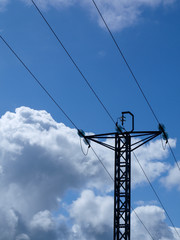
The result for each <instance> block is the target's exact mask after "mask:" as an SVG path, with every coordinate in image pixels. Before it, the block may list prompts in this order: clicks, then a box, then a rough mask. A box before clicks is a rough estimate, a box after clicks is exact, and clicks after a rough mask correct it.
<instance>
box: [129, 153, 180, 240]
mask: <svg viewBox="0 0 180 240" xmlns="http://www.w3.org/2000/svg"><path fill="white" fill-rule="evenodd" d="M133 155H134V157H135V159H136V161H137V163H138V164H139V166H140V168H141V170H142V172H143V174H144V176H145V177H146V179H147V181H148V183H149V185H150V187H151V188H152V190H153V192H154V194H155V195H156V197H157V199H158V201H159V203H160V205H161V207H162V208H163V210H164V212H165V213H166V215H167V217H168V219H169V221H170V222H171V224H172V226H173V228H174V230H175V232H176V233H177V235H178V237H179V238H180V235H179V233H178V231H177V229H176V227H175V225H174V223H173V221H172V219H171V218H170V216H169V214H168V212H167V210H166V209H165V207H164V205H163V203H162V201H161V199H160V197H159V195H158V193H157V192H156V190H155V188H154V187H153V185H152V183H151V181H150V179H149V178H148V176H147V174H146V172H145V171H144V169H143V166H142V165H141V163H140V161H139V159H138V158H137V156H136V154H135V153H134V152H133Z"/></svg>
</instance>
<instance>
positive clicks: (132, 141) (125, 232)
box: [84, 112, 163, 240]
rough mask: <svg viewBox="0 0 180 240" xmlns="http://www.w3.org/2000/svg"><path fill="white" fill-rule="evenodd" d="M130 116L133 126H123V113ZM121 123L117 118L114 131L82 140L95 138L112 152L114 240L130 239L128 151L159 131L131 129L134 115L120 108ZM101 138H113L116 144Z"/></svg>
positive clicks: (155, 135)
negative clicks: (113, 158) (121, 110)
mask: <svg viewBox="0 0 180 240" xmlns="http://www.w3.org/2000/svg"><path fill="white" fill-rule="evenodd" d="M126 114H129V115H130V116H131V117H132V129H131V130H130V131H126V130H125V129H124V128H123V125H124V121H125V115H126ZM121 122H122V126H120V125H119V124H118V122H117V124H116V126H117V129H116V130H117V131H116V132H113V133H105V134H97V135H91V136H84V137H85V140H86V141H87V142H88V141H90V140H91V141H93V142H96V143H98V144H100V145H102V146H104V147H106V148H109V149H111V150H113V151H114V152H115V161H114V234H113V239H114V240H130V226H131V224H130V223H131V221H130V220H131V218H130V214H131V152H132V151H134V150H135V149H137V148H139V147H140V146H142V145H143V144H145V143H147V142H149V141H150V140H152V139H154V138H155V137H157V136H158V135H160V134H162V132H163V129H160V131H134V115H133V114H132V113H131V112H122V117H121ZM103 139H114V140H115V146H112V145H109V144H107V143H105V142H104V141H103Z"/></svg>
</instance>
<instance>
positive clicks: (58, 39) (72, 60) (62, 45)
mask: <svg viewBox="0 0 180 240" xmlns="http://www.w3.org/2000/svg"><path fill="white" fill-rule="evenodd" d="M31 2H32V3H33V5H34V6H35V8H36V9H37V11H38V12H39V14H40V15H41V17H42V18H43V20H44V21H45V23H46V24H47V26H48V27H49V29H50V30H51V32H52V33H53V35H54V37H55V38H56V39H57V41H58V43H59V44H60V45H61V47H62V48H63V49H64V51H65V52H66V54H67V55H68V57H69V59H70V60H71V62H72V63H73V65H74V66H75V68H76V69H77V71H78V72H79V73H80V75H81V76H82V78H83V79H84V81H85V82H86V84H87V85H88V87H89V88H90V89H91V91H92V93H93V94H94V96H95V97H96V98H97V100H98V101H99V103H100V104H101V106H102V107H103V108H104V110H105V111H106V113H107V114H108V116H109V117H110V119H111V120H112V121H113V123H114V124H115V121H114V119H113V117H112V116H111V114H110V112H109V111H108V109H107V108H106V106H105V105H104V104H103V102H102V101H101V99H100V98H99V96H98V95H97V93H96V92H95V90H94V89H93V87H92V86H91V84H90V83H89V81H88V80H87V78H86V77H85V75H84V74H83V72H82V71H81V69H80V68H79V67H78V65H77V63H76V62H75V60H74V59H73V57H72V56H71V54H70V53H69V52H68V50H67V48H66V47H65V46H64V44H63V43H62V41H61V40H60V38H59V37H58V35H57V34H56V33H55V31H54V30H53V28H52V27H51V25H50V24H49V22H48V21H47V19H46V18H45V16H44V15H43V14H42V12H41V10H40V9H39V8H38V6H37V4H36V3H35V2H34V1H33V0H31Z"/></svg>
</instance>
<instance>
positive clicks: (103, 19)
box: [91, 0, 180, 171]
mask: <svg viewBox="0 0 180 240" xmlns="http://www.w3.org/2000/svg"><path fill="white" fill-rule="evenodd" d="M91 1H92V2H93V4H94V6H95V8H96V10H97V11H98V13H99V15H100V17H101V19H102V21H103V22H104V25H105V26H106V29H107V30H108V32H109V34H110V36H111V38H112V40H113V42H114V44H115V45H116V47H117V49H118V52H119V53H120V55H121V57H122V58H123V60H124V62H125V64H126V66H127V68H128V70H129V72H130V73H131V75H132V77H133V79H134V81H135V82H136V84H137V86H138V88H139V90H140V92H141V93H142V95H143V97H144V99H145V101H146V103H147V105H148V106H149V108H150V110H151V112H152V114H153V116H154V118H155V119H156V121H157V123H158V124H159V125H161V124H160V122H159V119H158V117H157V115H156V114H155V111H154V110H153V107H152V106H151V104H150V102H149V100H148V99H147V97H146V95H145V93H144V91H143V89H142V87H141V85H140V83H139V82H138V80H137V78H136V76H135V74H134V72H133V70H132V68H131V67H130V65H129V63H128V61H127V59H126V58H125V56H124V54H123V52H122V50H121V48H120V47H119V44H118V43H117V41H116V39H115V37H114V35H113V33H112V31H111V30H110V27H109V26H108V24H107V22H106V20H105V18H104V17H103V15H102V13H101V11H100V9H99V7H98V6H97V4H96V2H95V0H91ZM168 145H169V147H170V151H171V153H172V155H173V158H174V161H175V163H176V165H177V167H178V169H179V171H180V166H179V163H178V161H177V158H176V156H175V154H174V152H173V150H172V147H171V145H170V143H169V141H168Z"/></svg>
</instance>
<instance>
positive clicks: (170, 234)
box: [70, 190, 179, 240]
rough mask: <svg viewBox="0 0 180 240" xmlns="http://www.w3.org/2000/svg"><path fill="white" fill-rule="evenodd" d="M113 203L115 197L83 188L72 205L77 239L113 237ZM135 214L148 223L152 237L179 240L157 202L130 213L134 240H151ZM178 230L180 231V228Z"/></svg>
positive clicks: (71, 212) (71, 209)
mask: <svg viewBox="0 0 180 240" xmlns="http://www.w3.org/2000/svg"><path fill="white" fill-rule="evenodd" d="M112 202H113V197H110V196H109V197H107V196H104V197H103V196H95V194H94V193H93V192H92V191H89V190H85V191H83V192H82V194H81V196H80V198H78V199H77V200H76V201H74V202H73V204H72V205H71V208H70V215H71V217H72V218H73V219H74V220H75V225H74V226H73V232H74V239H79V240H83V239H89V240H95V239H96V240H101V239H103V240H104V239H105V240H106V239H110V238H112V224H113V222H112V219H113V216H112V212H113V204H112ZM135 213H136V214H135ZM136 215H138V217H139V218H140V219H141V221H142V222H143V224H144V225H145V226H146V228H147V229H148V231H149V232H150V234H151V235H152V237H153V239H159V240H177V239H178V237H177V234H176V232H175V230H174V229H173V228H171V227H169V226H168V225H167V224H166V222H165V220H166V216H165V213H164V210H163V209H161V208H160V207H157V206H154V205H146V206H141V207H137V208H136V209H135V212H134V211H133V212H132V214H131V223H132V224H131V238H132V240H137V239H138V240H151V239H152V238H151V236H150V235H149V234H148V232H147V230H146V229H145V228H144V226H143V225H142V223H141V222H140V221H139V219H138V218H137V216H136ZM177 230H178V231H179V229H177ZM92 233H93V234H92Z"/></svg>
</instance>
